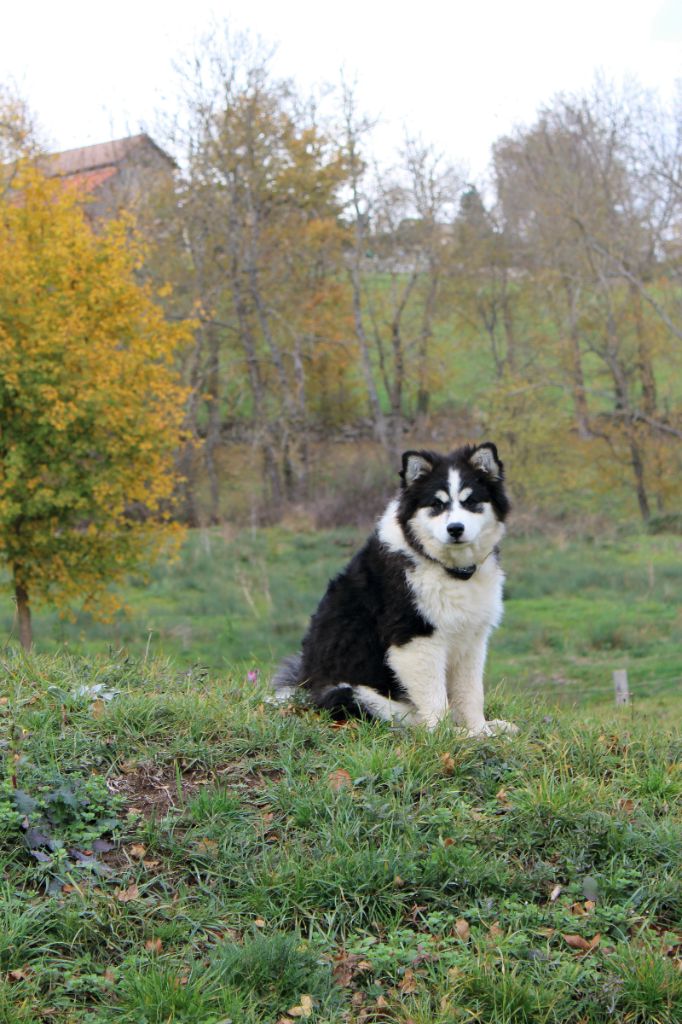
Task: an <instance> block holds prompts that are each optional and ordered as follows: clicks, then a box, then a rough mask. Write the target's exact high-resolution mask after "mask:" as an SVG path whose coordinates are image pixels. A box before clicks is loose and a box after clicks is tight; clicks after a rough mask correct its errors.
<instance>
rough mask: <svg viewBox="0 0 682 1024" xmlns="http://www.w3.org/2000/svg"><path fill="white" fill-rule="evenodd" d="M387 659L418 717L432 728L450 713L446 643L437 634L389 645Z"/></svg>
mask: <svg viewBox="0 0 682 1024" xmlns="http://www.w3.org/2000/svg"><path fill="white" fill-rule="evenodd" d="M386 660H387V661H388V664H389V665H390V666H391V668H392V669H393V671H394V672H395V674H396V676H397V677H398V680H399V681H400V684H401V686H402V687H403V689H404V690H405V694H406V696H407V697H408V699H409V700H410V701H411V702H412V704H413V705H414V708H415V710H416V716H415V720H416V721H417V722H420V723H423V724H424V725H427V726H428V727H429V729H433V728H434V727H435V726H436V725H437V724H438V722H440V721H441V719H443V718H445V717H446V715H447V713H448V694H447V687H446V684H445V667H446V651H445V645H444V644H443V642H442V641H440V640H437V639H436V638H435V637H425V636H420V637H416V638H415V639H414V640H410V641H409V643H406V644H402V645H401V646H394V647H390V648H389V650H388V654H387V658H386Z"/></svg>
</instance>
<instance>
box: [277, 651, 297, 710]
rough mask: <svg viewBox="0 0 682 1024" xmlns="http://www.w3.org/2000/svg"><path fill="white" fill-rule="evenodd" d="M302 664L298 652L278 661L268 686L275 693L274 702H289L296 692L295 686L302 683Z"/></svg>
mask: <svg viewBox="0 0 682 1024" xmlns="http://www.w3.org/2000/svg"><path fill="white" fill-rule="evenodd" d="M302 663H303V655H302V654H301V652H300V651H299V652H298V654H290V655H289V656H288V657H287V658H284V660H283V661H280V663H279V665H278V666H277V671H276V672H275V674H274V676H273V677H272V680H271V684H270V685H271V686H272V688H273V690H274V691H275V699H276V700H289V698H290V697H292V696H293V694H294V693H295V692H296V688H297V686H298V685H299V684H300V683H301V682H302V679H301V665H302Z"/></svg>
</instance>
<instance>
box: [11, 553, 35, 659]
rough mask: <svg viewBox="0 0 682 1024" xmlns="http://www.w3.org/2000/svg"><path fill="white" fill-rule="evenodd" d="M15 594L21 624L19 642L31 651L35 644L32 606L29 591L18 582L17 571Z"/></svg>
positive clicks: (26, 649) (18, 618)
mask: <svg viewBox="0 0 682 1024" xmlns="http://www.w3.org/2000/svg"><path fill="white" fill-rule="evenodd" d="M14 596H15V597H16V602H17V621H18V624H19V642H20V643H21V646H22V647H23V648H24V650H25V651H30V650H31V646H32V644H33V632H32V629H31V608H30V606H29V603H28V591H27V590H26V588H25V587H24V586H22V584H21V583H18V582H17V578H16V571H15V576H14Z"/></svg>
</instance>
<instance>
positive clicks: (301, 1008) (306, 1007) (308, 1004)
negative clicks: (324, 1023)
mask: <svg viewBox="0 0 682 1024" xmlns="http://www.w3.org/2000/svg"><path fill="white" fill-rule="evenodd" d="M312 1012H313V1000H312V997H311V996H301V998H300V1000H299V1005H298V1006H292V1007H291V1009H290V1010H287V1013H288V1014H289V1016H290V1017H310V1015H311V1014H312Z"/></svg>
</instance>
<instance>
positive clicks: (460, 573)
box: [443, 565, 476, 580]
mask: <svg viewBox="0 0 682 1024" xmlns="http://www.w3.org/2000/svg"><path fill="white" fill-rule="evenodd" d="M443 568H444V569H445V571H446V573H447V574H448V576H454V577H455V579H456V580H470V579H471V577H472V576H473V575H474V573H475V572H476V566H475V565H467V566H466V567H465V568H464V569H448V567H447V566H446V565H444V566H443Z"/></svg>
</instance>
